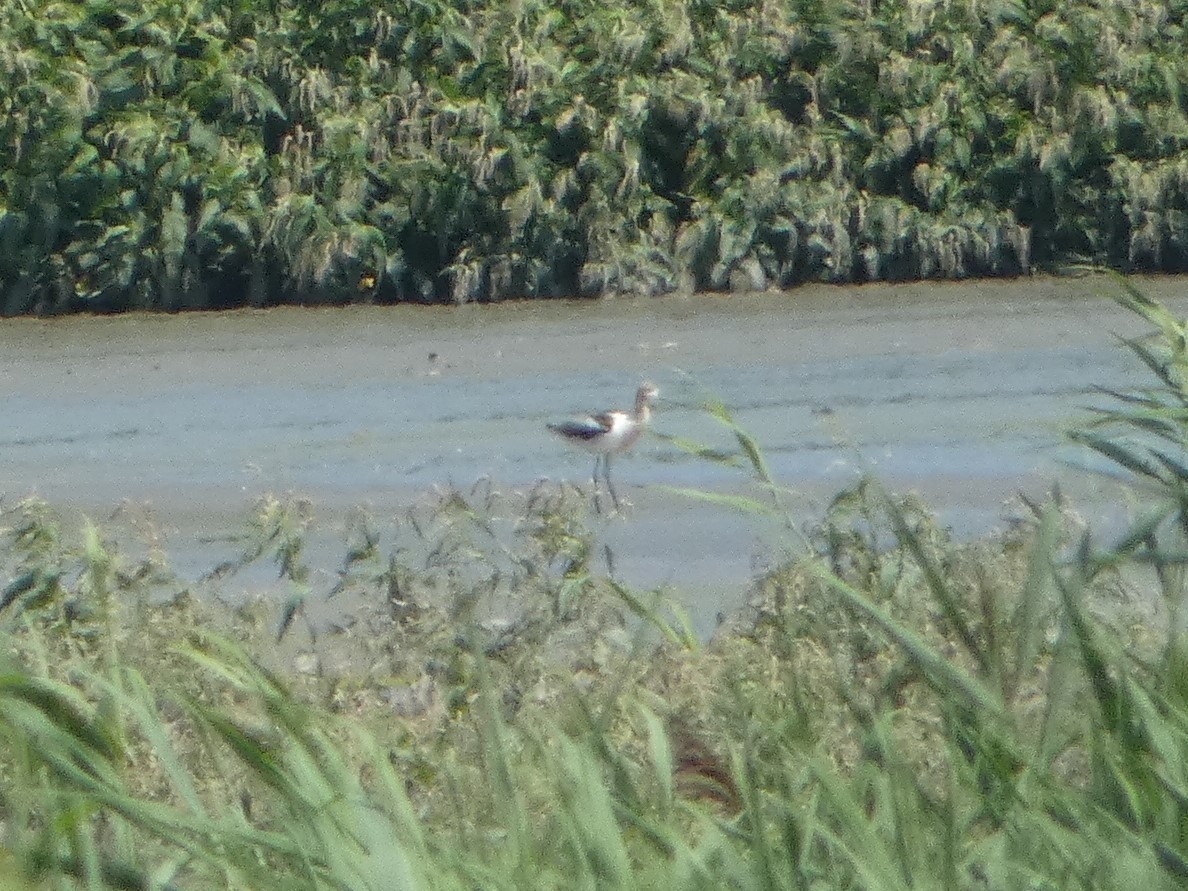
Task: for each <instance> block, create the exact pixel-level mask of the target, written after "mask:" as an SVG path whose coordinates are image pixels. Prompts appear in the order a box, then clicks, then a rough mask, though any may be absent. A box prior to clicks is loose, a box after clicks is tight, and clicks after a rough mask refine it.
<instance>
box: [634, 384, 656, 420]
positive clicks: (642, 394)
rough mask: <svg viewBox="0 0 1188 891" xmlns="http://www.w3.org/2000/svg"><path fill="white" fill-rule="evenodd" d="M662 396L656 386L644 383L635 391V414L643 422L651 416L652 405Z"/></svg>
mask: <svg viewBox="0 0 1188 891" xmlns="http://www.w3.org/2000/svg"><path fill="white" fill-rule="evenodd" d="M659 395H660V389H659V387H657V386H656V385H655V384H652V383H648V382H646V381H645V382H644V383H643V384H641V385H640V388H639V389H638V390H636V391H635V413H636V414H637V415H638V416H639V417H640V418H641V419H643V420H647V418H648V416H649V415H650V414H651V410H652V403H653V402H654V401H655V399H656V397H657V396H659Z"/></svg>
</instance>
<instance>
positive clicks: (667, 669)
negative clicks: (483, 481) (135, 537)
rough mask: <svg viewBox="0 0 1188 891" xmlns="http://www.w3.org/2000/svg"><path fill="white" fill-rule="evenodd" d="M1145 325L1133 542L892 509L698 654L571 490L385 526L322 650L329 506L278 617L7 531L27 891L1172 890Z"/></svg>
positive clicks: (1177, 328)
mask: <svg viewBox="0 0 1188 891" xmlns="http://www.w3.org/2000/svg"><path fill="white" fill-rule="evenodd" d="M1126 301H1127V302H1128V303H1129V305H1130V306H1131V307H1132V308H1134V309H1136V310H1137V311H1139V312H1141V313H1142V314H1143V315H1144V316H1146V317H1147V318H1148V319H1149V320H1151V321H1152V322H1154V323H1155V324H1156V325H1157V326H1158V329H1159V330H1158V332H1157V334H1156V335H1155V336H1154V337H1153V338H1144V339H1140V340H1136V341H1134V342H1133V343H1131V348H1132V349H1133V350H1134V352H1135V353H1136V355H1137V356H1138V358H1139V359H1140V360H1142V361H1143V362H1144V363H1146V364H1147V366H1148V367H1149V368H1150V370H1151V371H1152V372H1153V375H1154V377H1153V378H1152V385H1151V387H1150V388H1149V389H1148V390H1145V391H1142V392H1136V393H1117V394H1110V393H1108V392H1107V393H1106V394H1105V395H1106V396H1107V397H1108V399H1109V401H1108V402H1105V403H1103V405H1102V412H1101V414H1100V417H1099V418H1098V419H1097V420H1096V421H1095V422H1094V423H1092V424H1090V425H1089V426H1087V427H1086V428H1085V429H1083V430H1081V431H1080V432H1079V433H1077V434H1076V436H1075V438H1076V439H1078V440H1079V441H1080V442H1082V443H1083V444H1084V445H1085V446H1086V447H1088V448H1091V449H1095V450H1096V451H1097V452H1098V453H1099V454H1100V455H1102V456H1104V457H1106V458H1108V459H1110V461H1111V462H1112V463H1113V465H1114V466H1115V467H1116V468H1117V469H1118V470H1119V471H1120V472H1123V473H1127V474H1131V475H1133V476H1134V477H1135V479H1136V481H1137V482H1141V484H1142V485H1143V486H1144V487H1145V488H1144V491H1145V493H1146V495H1145V497H1144V499H1143V501H1142V510H1141V511H1140V512H1139V514H1138V516H1136V518H1135V519H1134V521H1133V523H1132V524H1131V525H1130V526H1129V528H1127V529H1126V530H1124V531H1123V532H1122V533H1121V534H1120V536H1119V537H1118V538H1117V539H1116V540H1115V541H1114V542H1113V543H1112V544H1109V545H1106V544H1103V543H1102V541H1101V538H1100V536H1095V535H1094V534H1093V533H1092V531H1091V530H1089V529H1086V528H1085V527H1084V525H1083V523H1081V522H1080V521H1079V520H1078V519H1077V517H1076V515H1075V510H1073V508H1072V506H1070V505H1066V504H1062V503H1060V501H1059V499H1058V498H1057V499H1055V500H1053V501H1052V502H1051V503H1049V504H1046V505H1044V504H1039V503H1036V504H1029V505H1028V507H1029V509H1030V510H1029V513H1028V514H1027V516H1026V517H1024V518H1022V519H1021V521H1020V522H1019V523H1018V524H1017V525H1016V526H1014V527H1013V528H1011V529H1009V530H1008V531H1006V532H1004V533H1002V534H1001V535H999V536H997V537H995V538H993V539H990V540H986V541H981V542H974V543H958V542H954V541H952V540H951V539H950V538H949V537H948V535H947V534H946V533H945V531H944V530H943V529H942V528H940V527H938V525H937V524H936V523H935V522H934V521H933V519H932V518H931V517H930V516H929V514H928V512H927V510H926V509H925V508H924V507H923V506H922V505H920V504H919V503H918V502H917V501H915V500H914V499H911V498H899V497H894V496H890V495H887V494H886V493H883V492H881V491H880V490H879V488H878V487H877V485H875V484H873V483H870V482H866V483H862V484H860V485H858V486H857V487H855V488H853V489H852V490H850V491H848V492H846V493H844V494H843V495H842V496H839V498H838V499H837V500H836V501H835V503H834V504H833V506H832V508H831V510H830V511H829V513H828V515H827V516H826V517H825V518H824V519H823V520H821V521H820V522H819V523H817V524H815V525H814V526H813V527H812V528H811V529H809V530H808V531H807V534H806V535H804V536H803V537H799V536H798V535H797V534H796V532H795V530H797V529H798V527H797V526H796V524H794V523H791V522H789V527H788V528H789V542H788V544H789V546H790V552H792V551H795V552H796V554H797V556H792V557H790V558H789V559H788V560H786V561H777V562H775V563H773V565H772V567H771V568H770V569H768V570H767V571H765V572H764V574H763V575H762V576H761V577H760V578H758V579H756V581H755V587H754V591H753V596H752V599H751V603H750V606H749V607H748V609H747V610H746V611H745V612H744V613H742V614H740V615H738V616H735V617H732V618H731V619H730V620H728V621H727V622H725V623H724V624H723V625H722V627H721V628H720V629H719V630H718V632H717V634H715V636H714V638H713V639H712V640H711V641H709V642H708V643H702V642H700V641H698V640H697V639H696V638H695V637H694V636H692V635H691V634H690V633H689V632H688V631H687V630H686V625H685V623H683V622H682V621H681V618H680V610H679V609H678V608H676V607H675V606H673V604H672V603H669V602H666V601H665V600H664V599H663V598H661V597H657V596H653V595H649V594H646V593H644V592H638V591H633V590H631V589H630V588H627V587H624V586H623V585H622V584H621V583H620V582H618V581H616V580H614V579H613V578H610V577H608V576H607V575H606V573H605V572H602V571H600V570H599V566H600V565H602V562H603V561H602V555H601V553H600V552H599V551H597V550H596V549H595V547H594V545H593V542H594V540H595V538H594V536H592V535H591V532H590V527H589V525H588V524H589V522H590V521H591V520H592V517H593V515H592V513H591V511H590V510H589V506H588V502H587V500H586V497H587V496H585V495H583V494H581V493H578V492H576V490H574V489H573V488H572V487H568V486H562V487H557V486H554V485H542V486H539V487H537V488H535V489H533V490H531V491H529V492H526V493H520V494H519V495H515V494H514V493H499V492H497V491H495V490H493V489H489V488H485V487H480V488H479V489H478V490H476V491H473V492H458V491H453V490H447V491H444V492H442V493H440V494H439V495H438V496H436V497H434V498H431V499H427V500H425V501H424V502H423V503H420V504H418V505H416V506H414V507H413V508H412V509H411V510H410V512H409V514H408V516H407V521H406V523H405V524H404V525H403V528H404V531H405V533H407V536H408V537H409V538H408V540H407V541H403V542H397V543H396V544H395V545H394V546H392V547H391V548H388V547H387V546H385V545H381V544H380V541H379V538H378V537H377V536H376V535H375V533H374V532H373V531H372V529H371V527H370V524H369V523H368V522H367V521H366V520H365V519H364V518H359V519H358V520H357V521H356V522H354V523H352V525H351V528H350V542H349V548H348V554H347V558H346V560H345V561H344V565H343V569H342V572H341V575H340V577H339V579H338V581H337V583H336V584H335V585H334V588H333V590H332V591H329V592H318V593H317V596H322V595H323V594H325V595H329V596H334V597H337V598H342V599H341V600H340V601H339V602H340V603H341V604H342V608H341V610H340V611H339V613H338V615H339V618H338V621H337V624H336V626H335V627H332V628H331V629H329V630H326V631H325V632H324V633H323V634H322V635H321V636H316V637H315V636H312V635H311V631H310V629H308V628H306V627H305V622H304V620H303V616H304V608H303V606H302V604H303V602H304V603H308V598H309V597H311V596H314V592H312V591H311V574H310V573H309V571H308V567H306V566H305V564H304V561H303V558H302V541H303V538H304V535H305V532H306V529H307V524H308V523H309V521H310V518H309V514H308V507H307V506H306V505H302V504H286V503H284V502H280V501H276V500H266V501H264V502H263V503H262V504H261V508H260V511H259V515H258V517H257V518H256V520H255V522H254V524H253V527H252V530H251V533H250V535H249V537H248V542H247V544H246V546H245V548H244V553H243V556H242V558H241V559H238V560H231V561H229V562H228V563H226V564H224V565H222V566H220V567H218V568H217V569H216V570H215V571H214V572H213V573H212V577H211V578H210V579H208V580H207V583H208V584H210V583H214V582H216V581H217V580H218V579H220V578H221V579H223V580H224V581H225V580H226V579H227V577H228V575H229V574H233V573H236V572H239V571H241V570H243V569H244V568H245V566H246V565H247V564H248V563H250V562H252V561H255V560H261V559H269V558H271V559H275V562H276V566H277V567H278V568H279V571H280V575H281V578H282V579H283V580H284V581H285V583H286V584H287V585H289V586H290V590H291V592H292V595H293V596H292V599H291V600H290V602H289V604H288V606H286V607H285V608H283V609H278V608H277V607H276V605H275V604H273V605H272V606H266V605H264V604H260V603H249V604H247V605H246V606H243V607H239V608H231V607H225V608H220V607H219V606H218V603H217V601H212V600H207V601H205V602H199V601H198V600H196V599H195V598H194V597H193V596H192V588H191V584H192V583H191V584H187V583H183V582H182V581H180V580H178V579H176V578H173V577H172V576H171V575H170V574H169V572H168V570H167V567H166V566H165V565H164V563H163V560H162V555H160V554H159V553H158V552H157V551H156V550H154V549H153V548H151V547H150V548H149V549H148V550H145V549H144V548H143V547H134V548H131V549H126V550H124V551H123V552H121V551H120V550H119V549H118V548H117V547H116V546H115V545H114V544H113V543H112V542H109V541H105V540H104V538H103V536H102V535H101V534H100V532H99V531H98V530H97V529H94V528H90V529H88V530H87V531H86V534H85V535H84V536H83V539H82V542H81V544H79V545H77V546H74V545H70V544H68V543H66V542H65V541H64V539H63V537H62V534H61V531H60V530H59V528H58V526H57V523H56V522H55V520H54V518H53V516H52V514H51V513H50V512H49V511H48V510H47V508H46V507H45V506H44V505H41V504H38V503H36V502H26V503H22V504H19V505H11V506H9V507H8V508H7V509H6V510H5V511H4V512H3V515H2V517H0V525H2V533H3V536H2V538H0V568H2V570H3V574H4V585H5V586H4V588H3V589H2V594H0V643H2V644H3V647H2V649H0V737H2V738H3V740H4V745H3V746H2V747H0V883H2V884H3V886H4V887H5V888H12V889H21V891H28V889H50V888H52V889H75V888H86V889H111V888H120V889H161V891H164V889H182V888H185V889H206V888H243V889H249V888H250V889H252V891H267V889H277V891H281V889H283V891H293V889H319V891H321V889H326V891H330V889H334V891H348V889H349V891H361V889H377V891H378V889H385V891H387V889H394V888H396V889H435V888H440V889H446V888H458V889H462V888H484V889H488V888H507V889H517V891H523V889H537V888H539V889H546V888H608V889H609V888H624V889H626V888H682V889H696V888H704V889H707V891H710V889H712V891H720V889H723V888H731V889H747V891H751V889H754V891H759V889H818V891H833V889H838V891H841V889H871V891H883V889H903V891H906V889H930V888H931V889H938V891H940V889H944V891H956V889H968V891H977V889H989V888H1023V887H1026V888H1065V889H1085V891H1088V889H1102V891H1106V889H1111V891H1112V889H1117V888H1146V889H1150V891H1159V889H1172V888H1181V887H1183V883H1184V881H1185V879H1186V878H1188V836H1186V835H1185V829H1184V827H1185V826H1186V825H1188V822H1186V818H1188V688H1186V686H1185V683H1184V677H1185V674H1184V672H1185V668H1186V661H1185V660H1186V657H1188V648H1186V647H1185V638H1184V635H1185V626H1184V622H1183V607H1184V602H1185V601H1184V597H1185V573H1184V566H1185V559H1186V558H1185V540H1186V533H1185V529H1188V520H1186V516H1185V503H1186V502H1185V498H1184V491H1185V487H1186V486H1188V457H1186V456H1185V454H1184V437H1185V420H1184V418H1185V413H1184V406H1185V405H1188V384H1186V383H1185V381H1186V378H1185V375H1184V373H1183V372H1184V369H1185V368H1186V367H1188V353H1186V349H1188V347H1186V346H1185V344H1186V343H1188V329H1186V328H1185V326H1184V324H1183V323H1181V322H1179V321H1177V320H1175V319H1174V318H1172V317H1171V316H1170V315H1168V314H1167V313H1166V312H1164V311H1163V310H1162V308H1160V307H1159V306H1157V305H1155V304H1153V303H1151V302H1149V301H1147V300H1145V299H1144V298H1143V297H1142V296H1141V295H1140V294H1138V293H1136V292H1130V293H1129V295H1128V296H1127V298H1126ZM715 416H716V417H717V418H718V419H719V420H721V421H722V422H723V423H725V424H727V425H728V427H729V428H730V430H731V431H732V432H733V433H734V434H735V435H736V437H737V440H738V444H739V454H738V464H739V466H740V467H743V468H744V469H745V470H746V471H747V472H748V473H749V474H750V475H751V477H752V480H753V483H754V486H755V488H754V490H753V496H752V495H745V494H739V495H733V496H730V497H729V498H725V497H721V496H719V500H722V501H723V502H725V503H724V507H725V506H726V504H728V505H729V506H730V507H731V508H734V509H744V510H751V511H756V512H760V513H765V514H766V513H773V512H774V513H775V514H776V515H777V516H779V515H780V514H781V512H782V507H781V503H782V499H783V493H782V492H781V490H780V488H779V486H778V485H776V483H775V482H774V481H773V480H771V479H770V476H769V474H768V472H767V469H766V465H765V462H764V460H763V456H762V452H761V451H760V450H759V449H758V448H757V446H756V444H755V443H754V442H753V441H752V440H751V439H750V438H749V437H748V436H747V434H746V433H745V432H744V431H743V430H741V429H740V428H739V427H737V426H736V425H735V424H734V422H733V420H732V419H731V417H730V415H729V412H727V411H726V410H725V409H724V408H723V407H721V406H717V407H716V408H715ZM722 457H723V456H721V455H719V458H722ZM701 497H714V496H710V495H706V494H704V493H703V494H702V496H701ZM509 504H514V505H515V506H516V511H515V513H516V516H517V517H518V521H517V522H516V523H515V524H514V526H513V527H511V533H510V535H508V534H506V533H507V527H506V525H505V524H493V523H492V517H493V516H494V515H495V514H496V513H499V512H500V511H502V512H503V514H501V515H505V514H506V509H507V506H508V505H509ZM626 521H627V522H630V518H629V517H628V518H627V520H626ZM598 522H605V520H598ZM497 525H498V528H496V527H497ZM500 529H502V530H503V532H502V533H500V531H499V530H500ZM794 543H795V547H794V548H793V547H792V545H793V544H794ZM410 544H412V545H414V546H410ZM493 603H494V604H498V608H497V609H496V610H495V611H494V612H492V611H491V610H492V604H493ZM348 604H349V606H348Z"/></svg>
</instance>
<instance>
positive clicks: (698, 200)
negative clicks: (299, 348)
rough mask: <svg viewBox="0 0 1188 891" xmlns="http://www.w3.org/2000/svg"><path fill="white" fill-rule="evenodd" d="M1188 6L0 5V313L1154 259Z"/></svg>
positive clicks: (1183, 68) (1166, 208)
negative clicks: (1185, 15)
mask: <svg viewBox="0 0 1188 891" xmlns="http://www.w3.org/2000/svg"><path fill="white" fill-rule="evenodd" d="M1186 9H1188V4H1186V3H1184V2H1183V0H1171V2H1163V3H1156V2H1149V0H1144V2H1140V3H1134V2H1131V0H1097V2H1087V0H1076V2H1056V0H943V2H942V0H890V2H878V3H875V2H870V0H864V2H860V0H837V2H821V0H727V2H722V0H598V2H587V0H565V2H547V3H546V2H543V0H514V2H487V0H465V2H448V0H394V2H392V3H384V4H376V3H372V2H363V0H326V2H321V0H318V2H314V0H267V2H265V0H255V2H252V0H147V2H142V0H137V2H133V0H11V2H7V3H4V4H0V110H2V113H0V312H3V313H8V314H13V313H24V312H33V311H40V312H55V311H69V310H79V309H92V310H103V311H109V310H119V309H130V308H157V309H166V310H173V309H183V308H205V307H221V306H230V305H239V304H250V305H267V304H272V303H277V302H287V301H300V302H344V301H348V300H358V299H364V300H374V301H396V300H415V301H426V302H429V301H449V300H456V301H466V300H476V299H477V300H489V299H490V300H493V299H501V298H507V297H520V296H568V295H579V294H584V295H592V294H601V293H609V292H630V293H658V292H666V291H673V290H691V289H743V288H764V287H769V286H778V287H785V286H790V285H794V284H796V283H799V282H804V281H809V280H830V281H841V282H847V281H863V280H871V279H914V278H934V277H958V276H965V275H995V274H1015V273H1020V272H1026V271H1027V270H1028V269H1030V268H1032V267H1033V266H1036V265H1040V266H1046V265H1051V264H1057V263H1063V262H1070V261H1073V262H1086V261H1088V262H1096V263H1102V264H1106V265H1109V266H1112V267H1115V268H1126V269H1133V270H1146V271H1155V270H1162V271H1182V270H1183V269H1185V268H1186V267H1188V253H1186V252H1185V242H1186V239H1188V215H1186V212H1188V154H1186V153H1185V146H1186V144H1188V114H1186V112H1188V100H1186V98H1185V96H1184V95H1183V84H1185V83H1188V56H1186V55H1185V54H1184V53H1183V51H1182V47H1183V45H1184V39H1185V35H1184V13H1185V10H1186Z"/></svg>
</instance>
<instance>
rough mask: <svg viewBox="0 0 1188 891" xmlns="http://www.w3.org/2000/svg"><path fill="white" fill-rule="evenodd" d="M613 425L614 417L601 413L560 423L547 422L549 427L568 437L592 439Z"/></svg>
mask: <svg viewBox="0 0 1188 891" xmlns="http://www.w3.org/2000/svg"><path fill="white" fill-rule="evenodd" d="M613 426H614V418H612V417H611V416H610V415H609V414H601V415H592V416H591V417H588V418H575V419H574V420H572V421H562V422H561V423H560V424H549V429H550V430H552V431H553V432H554V433H558V434H560V435H561V436H567V437H569V438H570V439H594V438H595V437H598V436H602V435H603V434H605V433H606V432H607V431H608V430H610V429H611V427H613Z"/></svg>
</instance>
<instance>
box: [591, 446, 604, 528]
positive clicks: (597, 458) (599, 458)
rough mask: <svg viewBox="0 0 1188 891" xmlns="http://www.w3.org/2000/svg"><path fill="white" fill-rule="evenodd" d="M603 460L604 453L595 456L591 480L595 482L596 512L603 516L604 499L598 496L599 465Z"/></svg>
mask: <svg viewBox="0 0 1188 891" xmlns="http://www.w3.org/2000/svg"><path fill="white" fill-rule="evenodd" d="M601 462H602V455H595V456H594V476H593V478H592V479H591V482H593V484H594V513H596V514H598V515H599V516H602V501H601V500H600V499H599V497H598V465H599V464H600V463H601Z"/></svg>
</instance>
